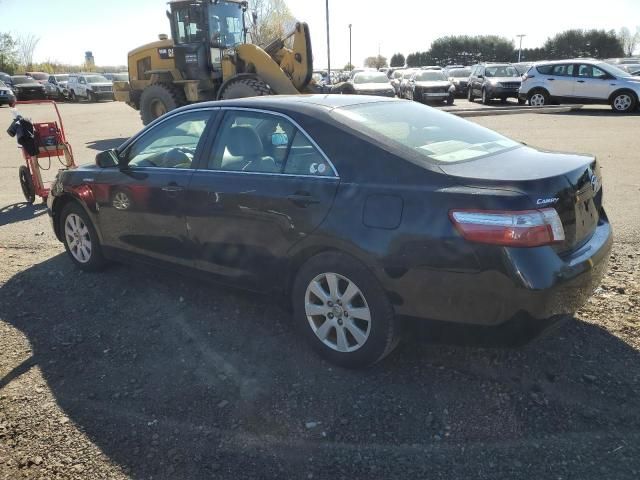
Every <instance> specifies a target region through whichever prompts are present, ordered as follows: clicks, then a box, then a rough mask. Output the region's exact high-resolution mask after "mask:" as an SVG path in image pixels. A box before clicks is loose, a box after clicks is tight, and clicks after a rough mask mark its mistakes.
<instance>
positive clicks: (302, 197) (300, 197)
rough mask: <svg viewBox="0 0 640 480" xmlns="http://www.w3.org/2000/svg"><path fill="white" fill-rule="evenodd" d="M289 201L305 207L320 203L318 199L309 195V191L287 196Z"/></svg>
mask: <svg viewBox="0 0 640 480" xmlns="http://www.w3.org/2000/svg"><path fill="white" fill-rule="evenodd" d="M287 199H289V201H290V202H291V203H293V204H294V205H297V206H299V207H307V206H309V205H312V204H315V203H320V200H318V199H317V198H314V197H312V196H311V194H310V193H296V194H293V195H289V196H288V197H287Z"/></svg>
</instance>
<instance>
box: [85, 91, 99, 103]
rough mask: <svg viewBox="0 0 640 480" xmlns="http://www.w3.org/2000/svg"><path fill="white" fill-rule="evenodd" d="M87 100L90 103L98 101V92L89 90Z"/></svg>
mask: <svg viewBox="0 0 640 480" xmlns="http://www.w3.org/2000/svg"><path fill="white" fill-rule="evenodd" d="M87 100H88V101H89V102H90V103H96V102H97V101H98V99H97V97H96V94H95V93H93V92H87Z"/></svg>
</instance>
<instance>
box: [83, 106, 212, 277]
mask: <svg viewBox="0 0 640 480" xmlns="http://www.w3.org/2000/svg"><path fill="white" fill-rule="evenodd" d="M213 114H214V111H213V110H211V109H202V110H191V111H187V112H181V113H178V114H174V115H172V116H170V117H168V118H166V119H165V120H164V121H162V122H160V123H158V124H156V125H154V126H152V127H151V128H149V129H147V130H146V131H144V132H143V134H142V135H140V136H139V137H138V138H137V139H135V140H134V141H133V143H131V144H130V145H129V146H128V147H127V148H126V149H125V150H124V151H123V152H121V153H120V158H121V166H120V168H117V167H116V168H113V169H105V170H104V171H103V173H101V175H100V176H99V177H98V178H97V179H96V184H95V188H94V191H95V192H96V199H97V203H98V207H99V210H98V211H99V215H98V223H99V226H100V230H101V232H102V234H103V242H104V243H105V245H106V246H108V247H115V248H119V249H122V250H126V251H129V252H132V253H136V254H142V255H145V256H148V257H151V258H154V259H158V260H163V261H169V262H174V263H179V264H182V265H185V266H192V265H193V256H192V249H190V247H189V244H188V235H187V229H186V220H185V210H186V204H185V201H186V191H187V187H188V185H189V181H190V180H191V176H192V175H193V172H194V168H193V167H194V162H195V160H196V159H197V156H198V155H200V149H201V144H202V143H203V142H204V132H205V129H206V126H207V124H208V122H209V121H210V119H211V117H212V115H213Z"/></svg>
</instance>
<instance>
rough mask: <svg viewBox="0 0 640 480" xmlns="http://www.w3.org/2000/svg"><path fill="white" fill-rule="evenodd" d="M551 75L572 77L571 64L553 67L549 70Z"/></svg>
mask: <svg viewBox="0 0 640 480" xmlns="http://www.w3.org/2000/svg"><path fill="white" fill-rule="evenodd" d="M551 75H557V76H563V77H570V76H572V75H573V64H569V65H567V64H562V65H554V66H553V68H552V70H551Z"/></svg>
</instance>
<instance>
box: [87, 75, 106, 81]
mask: <svg viewBox="0 0 640 480" xmlns="http://www.w3.org/2000/svg"><path fill="white" fill-rule="evenodd" d="M86 78H87V83H109V80H107V79H106V78H105V77H103V76H102V75H93V76H91V77H86Z"/></svg>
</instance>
